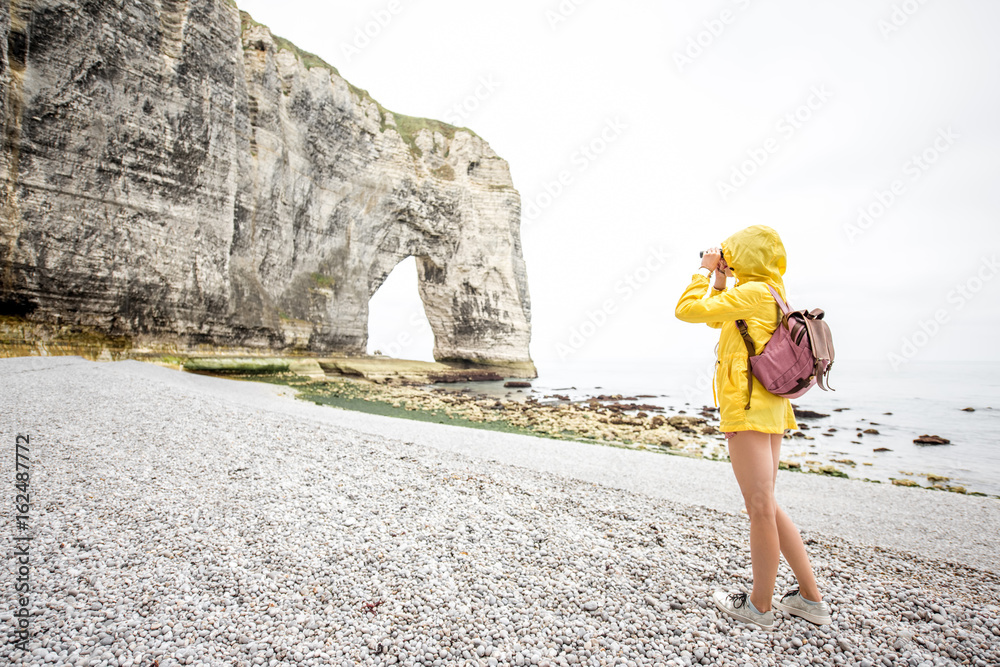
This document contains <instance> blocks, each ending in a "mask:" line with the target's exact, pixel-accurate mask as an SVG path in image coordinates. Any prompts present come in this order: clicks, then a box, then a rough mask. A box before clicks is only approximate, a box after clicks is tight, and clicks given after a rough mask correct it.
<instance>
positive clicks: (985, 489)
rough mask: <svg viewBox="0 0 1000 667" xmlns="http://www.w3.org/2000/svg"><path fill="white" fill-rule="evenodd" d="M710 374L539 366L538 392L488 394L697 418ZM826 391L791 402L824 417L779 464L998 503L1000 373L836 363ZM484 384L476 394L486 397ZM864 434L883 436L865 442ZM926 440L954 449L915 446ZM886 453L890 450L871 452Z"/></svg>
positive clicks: (930, 365)
mask: <svg viewBox="0 0 1000 667" xmlns="http://www.w3.org/2000/svg"><path fill="white" fill-rule="evenodd" d="M713 367H714V360H712V359H698V360H693V361H687V362H675V361H641V362H635V361H582V360H581V361H576V360H571V361H569V362H552V363H546V362H537V363H536V368H537V370H538V377H537V378H535V379H533V380H532V389H528V390H524V391H523V392H522V393H520V394H514V393H513V392H512V390H510V389H503V388H502V386H501V385H502V383H495V384H496V385H497V386H494V387H488V388H487V389H488V391H487V393H490V394H495V395H516V396H518V397H525V396H527V395H533V396H536V397H537V398H539V400H541V401H542V402H548V400H554V399H544V398H543V396H545V395H552V394H556V393H558V394H561V395H565V396H568V397H569V398H570V399H572V400H582V399H584V398H589V397H592V396H597V395H599V394H622V396H624V397H633V396H637V395H639V394H645V395H647V397H645V398H639V399H638V401H637V402H639V403H646V404H652V405H658V406H660V407H662V408H664V410H665V411H666V412H667V414H676V413H678V412H680V411H681V410H684V411H685V412H687V413H688V414H693V415H697V413H698V412H700V411H701V408H702V407H703V406H712V405H713V397H712V371H713ZM830 383H831V385H832V386H833V387H834V388H835V389H836V391H829V392H827V391H823V390H821V389H819V388H818V387H814V388H813V389H811V390H809V392H808V393H806V394H805V395H803V396H801V397H800V398H798V399H795V400H793V401H792V402H793V404H795V405H796V406H797V407H799V408H800V409H806V410H812V411H815V412H820V413H823V414H826V415H828V416H827V417H823V418H820V419H800V420H799V423H800V424H808V425H809V427H810V428H809V430H804V431H803V433H805V434H808V435H810V436H812V437H813V438H814V439H812V440H805V439H802V438H793V437H786V438H785V440H784V443H783V446H782V459H783V460H790V461H798V462H800V463H802V462H805V461H819V462H821V463H822V464H824V465H826V464H831V463H832V462H833V461H834V460H841V461H843V460H850V461H853V462H854V465H853V466H851V465H849V464H843V463H840V464H833V465H834V466H835V467H836V468H838V469H839V470H841V471H843V472H845V473H846V474H847V475H848V476H850V477H855V478H867V479H870V480H878V481H880V482H883V483H889V482H890V481H891V480H892V479H893V478H895V479H912V480H913V481H914V482H917V483H919V484H921V485H922V486H929V485H930V484H931V482H929V481H928V479H927V475H928V474H932V475H938V476H942V477H947V478H949V479H948V481H946V482H944V483H945V484H948V485H951V486H961V487H964V488H965V489H966V490H967V491H969V492H979V493H986V494H989V495H993V496H1000V364H998V363H946V362H916V361H911V362H908V363H905V364H903V365H902V366H901V367H900V368H898V369H895V370H894V369H892V368H891V367H890V365H889V364H888V363H886V362H851V361H837V362H836V363H835V365H834V367H833V369H832V371H831V374H830ZM486 384H488V383H475V385H470V388H472V389H473V390H474V391H477V392H478V391H483V389H484V385H486ZM965 408H973V410H974V411H971V412H968V411H965V410H964V409H965ZM838 409H840V411H837V410H838ZM831 429H836V430H831ZM865 429H875V430H877V431H878V434H877V435H876V434H866V433H862V431H864V430H865ZM823 433H827V434H828V435H823ZM859 433H861V435H860V436H859V435H858V434H859ZM924 434H928V435H938V436H941V437H943V438H946V439H948V440H950V441H951V444H949V445H917V444H915V443H914V442H913V440H914V439H915V438H917V437H918V436H920V435H924ZM882 448H884V449H887V450H889V451H880V452H876V451H874V450H875V449H882ZM865 464H868V465H865Z"/></svg>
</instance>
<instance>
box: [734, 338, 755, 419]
mask: <svg viewBox="0 0 1000 667" xmlns="http://www.w3.org/2000/svg"><path fill="white" fill-rule="evenodd" d="M736 328H737V329H739V330H740V335H741V336H743V343H744V344H745V345H746V346H747V404H746V407H745V408H743V409H744V410H749V409H750V395H751V394H753V374H752V372H751V370H750V357H752V356H754V355H755V354H756V349H755V347H754V344H753V338H751V337H750V331H749V329H747V322H746V320H736Z"/></svg>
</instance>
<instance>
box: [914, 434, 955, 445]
mask: <svg viewBox="0 0 1000 667" xmlns="http://www.w3.org/2000/svg"><path fill="white" fill-rule="evenodd" d="M913 442H914V443H915V444H918V445H950V444H951V440H947V439H946V438H942V437H941V436H939V435H922V436H920V437H919V438H917V439H916V440H914V441H913Z"/></svg>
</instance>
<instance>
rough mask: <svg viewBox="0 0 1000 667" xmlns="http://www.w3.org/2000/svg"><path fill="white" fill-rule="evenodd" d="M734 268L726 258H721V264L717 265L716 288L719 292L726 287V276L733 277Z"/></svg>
mask: <svg viewBox="0 0 1000 667" xmlns="http://www.w3.org/2000/svg"><path fill="white" fill-rule="evenodd" d="M732 275H733V270H732V269H730V268H729V264H727V263H726V260H725V259H721V260H719V265H718V266H717V267H715V289H716V290H717V291H719V292H721V291H722V290H724V289H726V278H727V277H732Z"/></svg>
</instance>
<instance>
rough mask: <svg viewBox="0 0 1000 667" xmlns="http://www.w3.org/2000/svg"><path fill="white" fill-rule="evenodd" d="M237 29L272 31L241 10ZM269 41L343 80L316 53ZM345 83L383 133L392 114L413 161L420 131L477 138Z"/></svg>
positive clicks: (417, 152) (286, 42) (308, 65)
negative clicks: (374, 112) (392, 107)
mask: <svg viewBox="0 0 1000 667" xmlns="http://www.w3.org/2000/svg"><path fill="white" fill-rule="evenodd" d="M240 25H241V28H242V30H243V31H246V30H247V29H248V28H250V27H254V26H260V27H263V28H267V30H268V32H270V31H271V29H270V28H268V27H267V26H266V25H264V24H263V23H258V22H257V21H254V20H253V17H252V16H250V14H248V13H247V12H245V11H243V10H240ZM271 38H272V39H274V45H275V47H277V49H278V50H279V51H280V50H285V51H288V52H289V53H291V54H292V55H294V56H295V58H296V59H297V60H298V61H299V62H301V63H302V64H303V65H304V66H305V68H306V69H312V68H313V67H322V68H323V69H326V70H328V71H330V72H332V73H333V74H335V75H337V76H338V77H340V78H341V79H344V77H343V76H341V74H340V71H339V70H338V69H337V68H336V67H334V66H333V65H331V64H330V63H328V62H326V61H325V60H323V59H322V58H320V57H319V56H317V55H316V54H315V53H310V52H308V51H305V50H303V49H300V48H299V47H297V46H296V45H295V44H293V43H292V42H290V41H289V40H287V39H285V38H284V37H279V36H278V35H275V34H274V33H273V32H271ZM344 82H345V83H346V84H347V87H348V88H350V90H351V92H352V93H354V94H355V95H357V96H358V99H359V100H361V102H362V103H363V102H371V103H372V104H374V105H375V106H376V107H377V108H378V112H379V116H380V118H381V123H380V128H381V131H382V132H385V130H386V128H387V127H391V126H390V125H387V124H386V122H385V119H386V115H387V114H392V117H393V118H394V119H395V120H396V128H395V129H396V131H397V132H398V133H399V136H400V137H401V138H402V139H403V141H404V142H406V145H407V146H409V147H410V152H411V153H413V155H414V156H416V157H420V156H421V155H422V151H421V150H420V149H419V148H417V144H416V136H417V135H418V134H419V133H420V131H421V130H424V129H426V130H430V131H431V132H440V133H441V134H443V135H444V136H445V137H447V138H448V139H449V140H451V139H454V138H455V132H457V131H459V130H461V131H463V132H468V133H469V134H471V135H472V136H474V137H478V136H479V135H478V134H476V133H475V132H473V131H472V130H470V129H469V128H467V127H456V126H454V125H449V124H448V123H445V122H443V121H440V120H434V119H432V118H418V117H415V116H405V115H403V114H399V113H395V112H393V111H389V110H388V109H386V108H385V107H384V106H382V105H381V104H379V102H378V101H377V100H375V99H374V98H373V97H372V96H371V94H369V92H368V91H367V90H365V89H364V88H358V87H357V86H355V85H354V84H352V83H351V82H350V81H348V80H347V79H344Z"/></svg>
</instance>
